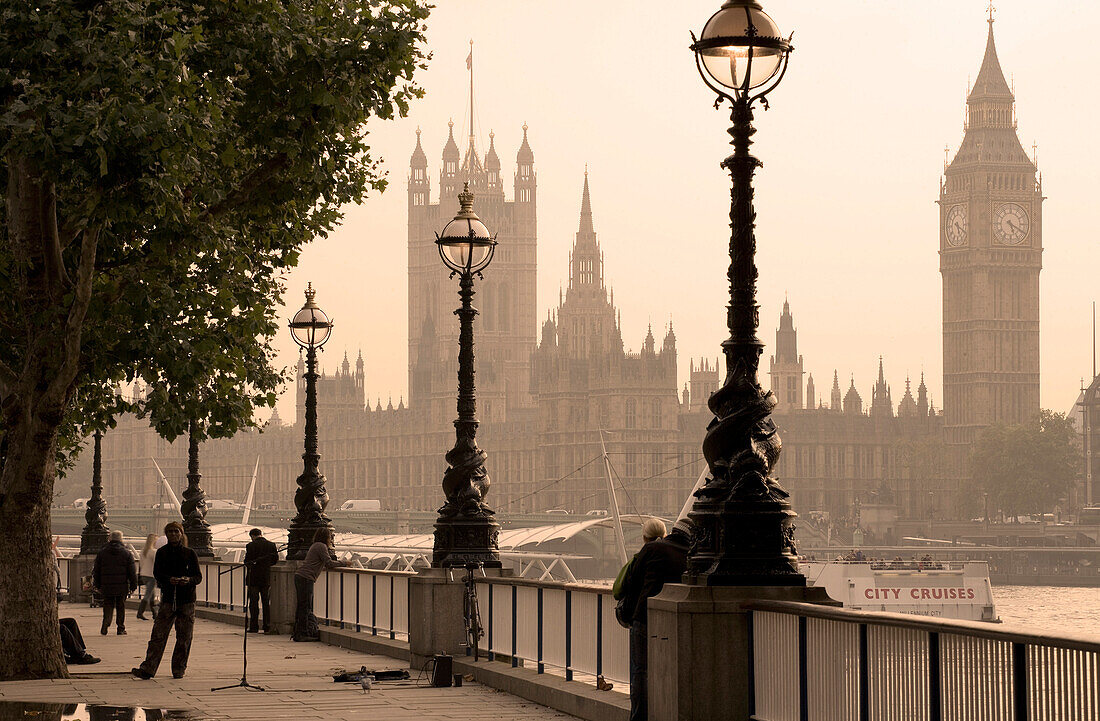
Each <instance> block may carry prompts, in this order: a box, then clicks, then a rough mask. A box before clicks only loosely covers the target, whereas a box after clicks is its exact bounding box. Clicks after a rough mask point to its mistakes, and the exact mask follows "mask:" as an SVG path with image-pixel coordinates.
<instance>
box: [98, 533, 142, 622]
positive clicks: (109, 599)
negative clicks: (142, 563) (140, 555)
mask: <svg viewBox="0 0 1100 721" xmlns="http://www.w3.org/2000/svg"><path fill="white" fill-rule="evenodd" d="M107 538H108V540H107V545H106V546H104V547H103V548H102V549H100V551H99V553H98V554H97V555H96V557H95V565H94V566H93V567H92V587H93V588H98V589H99V592H100V593H101V594H103V625H102V626H100V628H99V632H100V633H101V634H103V635H104V636H106V635H107V629H109V628H110V627H111V615H112V613H113V614H114V616H115V625H116V627H117V632H118V635H119V636H125V635H126V597H127V596H129V595H130V594H131V593H133V592H134V591H136V590H137V572H136V571H135V570H134V557H133V556H131V555H130V551H129V550H127V548H126V547H125V546H123V545H122V531H111V535H110V536H108V537H107Z"/></svg>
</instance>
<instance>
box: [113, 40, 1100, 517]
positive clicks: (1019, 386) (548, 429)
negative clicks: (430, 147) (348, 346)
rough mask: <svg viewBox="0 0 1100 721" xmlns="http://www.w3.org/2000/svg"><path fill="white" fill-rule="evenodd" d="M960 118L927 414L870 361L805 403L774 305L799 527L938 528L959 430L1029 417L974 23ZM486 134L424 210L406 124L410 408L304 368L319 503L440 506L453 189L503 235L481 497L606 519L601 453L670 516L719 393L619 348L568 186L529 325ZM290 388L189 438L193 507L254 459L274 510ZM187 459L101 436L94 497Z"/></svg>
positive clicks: (283, 498) (1025, 176)
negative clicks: (551, 271)
mask: <svg viewBox="0 0 1100 721" xmlns="http://www.w3.org/2000/svg"><path fill="white" fill-rule="evenodd" d="M967 105H968V122H967V130H966V134H965V136H964V138H963V142H962V145H961V147H960V148H959V151H958V153H957V154H956V156H955V158H954V160H953V161H952V162H951V163H950V164H949V165H948V166H947V167H946V169H945V177H944V181H943V186H942V189H941V194H940V207H941V230H940V250H939V252H940V269H941V273H942V277H943V337H944V411H943V412H942V413H937V412H936V410H935V408H934V407H933V403H932V399H931V397H930V395H929V392H928V388H927V386H926V385H925V382H924V377H923V374H922V376H921V379H920V382H919V385H918V387H917V389H916V393H915V395H914V392H913V388H912V384H911V381H910V379H909V378H906V379H905V391H904V394H903V395H902V398H901V400H900V402H899V403H898V404H897V405H896V406H895V404H894V401H893V397H892V390H891V386H890V384H889V383H888V382H887V380H886V363H885V361H884V360H883V358H882V357H880V358H879V368H878V376H877V378H876V379H875V381H874V383H873V384H872V385H871V386H870V387H867V386H864V387H863V388H864V390H865V391H869V393H868V395H867V396H862V395H861V394H860V392H859V390H858V389H857V385H856V379H855V377H854V375H853V376H851V377H850V381H849V386H848V387H847V391H846V392H843V390H842V386H841V383H840V375H839V372H838V370H834V371H833V382H832V387H831V390H830V391H829V393H828V404H826V403H825V402H824V401H825V396H826V393H824V392H822V393H821V397H820V398H819V397H818V392H817V389H816V388H815V386H814V379H813V376H812V375H811V374H808V373H807V372H806V368H807V365H808V364H807V363H806V362H805V360H804V358H803V356H802V355H801V354H799V352H798V336H797V331H796V329H795V324H794V315H793V313H792V312H791V307H790V303H789V302H784V304H783V310H782V313H781V315H780V317H779V323H778V328H777V330H776V343H775V348H774V349H773V353H772V355H771V358H770V361H771V362H770V367H769V376H770V381H771V388H772V391H773V392H774V393H775V396H776V400H777V401H778V406H777V408H776V412H775V421H776V423H777V425H778V426H779V432H780V436H781V438H782V442H783V451H782V455H781V457H780V460H779V463H778V466H777V467H776V472H777V474H778V476H779V477H780V480H781V482H782V484H783V485H784V487H785V488H787V490H788V491H790V493H791V495H792V501H793V504H794V508H795V509H796V510H797V511H798V512H799V513H801V514H802V515H803V516H804V519H803V520H801V521H800V523H805V522H807V520H808V518H809V516H810V515H811V512H815V513H813V514H812V515H813V516H815V517H818V518H823V517H824V516H825V515H828V517H829V518H830V519H833V520H835V521H846V522H847V523H848V524H849V525H851V524H854V523H855V522H856V520H857V519H858V518H859V516H860V508H861V505H864V504H871V505H873V506H874V507H875V508H876V511H875V512H876V513H878V514H880V515H881V517H882V518H886V517H888V516H889V515H890V514H889V509H887V508H886V506H893V508H894V511H895V512H896V516H897V517H900V518H929V517H930V516H931V515H932V513H933V512H935V513H936V516H937V517H945V516H946V517H949V516H951V515H953V514H956V513H958V512H960V509H963V504H962V499H963V495H962V491H964V490H965V485H964V480H965V458H966V454H967V451H968V449H969V445H970V444H971V443H972V442H973V440H974V439H975V438H976V435H977V434H978V433H979V432H980V431H981V430H982V429H984V428H985V427H987V426H989V425H990V424H992V423H996V422H1007V423H1015V422H1020V421H1023V420H1025V419H1027V418H1028V417H1030V416H1031V415H1033V414H1034V413H1037V412H1038V410H1039V405H1038V404H1039V395H1038V393H1039V390H1038V389H1039V385H1038V384H1039V375H1038V373H1039V365H1038V363H1039V361H1038V337H1039V315H1038V313H1039V306H1038V302H1039V301H1038V288H1039V285H1038V284H1039V271H1040V267H1041V256H1042V235H1041V226H1042V223H1041V221H1042V217H1041V211H1042V207H1041V205H1042V189H1041V187H1040V185H1039V183H1038V182H1037V179H1036V173H1035V166H1034V164H1033V163H1032V161H1031V160H1029V159H1028V158H1027V156H1026V154H1025V153H1024V152H1023V149H1022V148H1021V146H1020V143H1019V140H1018V138H1017V137H1016V131H1015V120H1014V116H1013V106H1014V97H1013V94H1012V91H1011V89H1010V88H1009V87H1008V85H1007V83H1006V82H1005V80H1004V75H1003V73H1002V71H1001V69H1000V65H999V63H998V61H997V55H996V49H995V46H994V41H993V31H992V25H990V31H989V38H988V44H987V48H986V54H985V58H984V60H983V62H982V68H981V71H980V72H979V74H978V79H977V81H976V82H975V84H974V87H973V89H972V90H971V93H970V97H969V99H968V101H967ZM489 138H490V142H489V149H488V151H487V153H486V154H485V156H484V157H483V158H482V157H480V156H479V155H478V152H477V149H476V147H475V143H474V138H473V135H472V133H471V137H470V138H469V139H468V142H467V148H466V151H465V154H464V155H460V153H459V149H458V145H457V143H456V142H455V138H454V133H453V125H452V126H450V128H449V133H448V137H447V140H446V143H445V145H444V148H443V153H442V166H441V170H440V175H439V179H440V180H439V195H438V200H437V202H432V197H431V193H432V189H431V185H430V182H429V180H428V177H429V173H428V162H427V156H426V154H425V153H424V149H423V146H422V143H421V133H420V131H419V130H418V131H417V136H416V146H415V149H414V150H413V153H412V157H411V159H410V174H409V189H408V210H409V231H408V248H409V279H408V280H409V285H408V313H409V339H408V340H409V398H408V402H407V403H406V402H405V399H404V398H399V399H398V402H397V405H396V407H395V406H394V403H393V399H392V398H388V399H387V400H386V404H385V407H383V404H382V399H380V398H379V399H376V401H375V403H374V407H373V408H372V407H371V404H370V402H369V401H368V399H366V398H365V397H364V393H365V392H364V387H365V378H364V362H363V359H362V355H361V354H360V356H359V357H358V358H357V360H356V362H355V366H354V370H353V369H352V365H351V362H350V361H349V359H348V358H347V357H346V356H345V358H344V359H343V361H342V362H341V363H340V367H339V369H338V370H337V371H336V372H335V373H334V374H333V375H327V374H322V377H321V379H320V381H319V384H318V395H319V399H318V416H319V417H318V422H319V441H320V453H321V470H322V472H323V473H324V474H325V476H326V478H327V488H328V490H329V493H330V495H331V497H332V500H333V502H334V504H339V503H340V502H342V501H344V500H346V499H349V498H372V499H378V500H380V501H381V503H382V506H383V508H386V509H405V508H411V509H417V510H431V509H435V508H437V507H438V506H439V505H441V504H442V501H443V496H442V491H441V489H440V480H441V478H442V474H443V471H444V469H445V467H446V463H445V461H444V459H443V456H444V453H445V452H446V451H447V450H448V449H449V448H450V447H451V445H452V444H453V442H454V430H453V427H452V421H453V419H454V416H455V393H456V369H457V352H458V323H457V321H456V320H455V318H454V316H453V313H452V312H453V309H454V308H455V307H456V305H457V303H458V298H457V292H456V283H455V281H453V280H452V279H449V278H448V275H447V271H446V270H445V269H444V267H443V265H442V263H441V262H440V260H439V256H438V252H437V250H436V247H435V243H434V232H435V231H438V230H439V229H441V228H442V227H443V226H444V225H445V224H446V222H447V221H448V220H449V219H450V218H451V216H453V214H454V212H455V210H456V208H457V200H456V198H457V194H458V191H459V190H460V188H461V185H462V183H464V182H469V183H470V185H471V188H472V189H473V191H474V193H475V195H476V201H475V208H476V209H477V212H478V213H479V215H480V216H481V217H482V218H483V219H484V220H485V222H486V224H487V225H488V226H489V227H490V228H491V229H493V230H494V231H495V232H497V233H498V234H499V235H498V238H499V240H500V245H499V246H498V249H497V254H496V257H495V259H494V261H493V264H492V266H491V267H490V268H489V269H488V271H487V272H486V274H485V280H484V282H479V283H478V284H477V295H476V296H475V299H474V303H475V306H476V307H478V308H479V310H480V314H479V316H478V320H477V325H476V327H475V334H476V351H475V358H476V368H477V394H478V417H479V420H480V422H481V425H480V427H479V429H478V441H479V444H480V445H481V447H482V448H484V449H485V450H486V452H487V453H488V463H487V469H488V472H489V475H490V477H491V478H492V479H493V484H492V488H491V490H490V495H489V497H488V499H487V500H488V501H489V504H490V505H491V506H492V507H493V508H495V509H496V510H497V511H498V512H501V513H508V512H524V511H539V510H547V509H552V508H563V509H566V510H569V511H573V512H576V513H584V512H587V511H590V510H599V509H605V508H606V507H607V503H608V500H607V494H606V473H607V471H606V469H605V466H604V463H603V462H602V453H603V449H604V448H605V447H606V449H607V454H608V460H609V465H610V467H611V473H612V475H613V476H614V477H615V480H616V484H621V487H622V489H623V492H622V493H621V494H619V501H620V505H621V506H622V508H623V510H624V511H628V512H639V513H657V514H664V515H672V514H675V513H676V512H678V511H679V509H680V506H681V505H682V504H683V502H684V500H685V498H686V495H687V493H688V491H689V489H690V488H691V487H692V485H693V484H694V483H695V481H696V479H697V478H698V477H699V475H700V473H701V472H703V471H704V469H705V467H706V464H705V462H704V461H703V458H702V452H701V443H702V439H703V437H704V434H705V432H706V427H707V425H708V424H709V423H710V421H711V419H712V417H713V416H712V414H711V411H710V409H709V408H708V406H707V400H708V399H709V397H710V395H711V394H712V393H713V392H714V391H715V390H717V388H718V386H719V383H720V382H721V374H720V372H719V364H718V363H717V362H713V363H712V362H711V361H710V360H709V359H699V360H696V359H691V361H690V362H689V382H688V384H686V385H685V386H684V387H683V388H682V389H680V388H678V385H677V367H678V366H677V363H678V359H677V348H676V335H675V333H674V331H673V326H672V323H671V322H670V323H669V324H668V326H667V327H666V328H664V329H663V337H662V338H661V342H660V345H658V343H657V337H656V336H655V335H654V333H653V329H652V327H651V328H650V329H649V330H648V332H647V334H646V336H645V338H644V339H643V340H642V341H641V346H640V349H639V351H638V352H631V351H629V350H627V349H626V347H625V346H624V339H623V336H622V324H621V322H620V311H619V309H618V308H617V307H616V306H615V300H614V294H613V292H612V291H611V288H610V283H609V282H608V280H607V269H606V266H605V263H604V255H603V252H602V250H601V245H600V242H599V240H598V239H597V235H596V231H595V227H596V222H595V218H594V212H593V203H592V194H591V192H590V187H589V177H588V173H587V171H586V172H585V176H584V182H583V186H582V191H581V203H580V213H579V223H578V229H577V233H576V235H575V238H574V242H573V246H572V252H571V253H570V256H569V259H568V264H569V271H568V286H567V287H566V288H565V289H564V290H563V291H562V292H561V294H560V295H559V299H558V303H557V306H556V307H555V308H552V309H550V310H549V311H547V313H546V316H545V320H544V321H543V322H542V323H541V332H539V330H540V326H539V323H538V317H539V315H538V314H537V313H536V301H535V277H536V261H537V223H536V207H537V184H536V174H535V169H534V154H533V152H532V150H531V146H530V144H529V143H528V139H527V127H526V126H524V135H523V141H522V143H521V145H520V148H519V150H518V151H517V154H516V169H515V173H514V177H513V182H512V198H511V199H510V200H508V199H506V197H505V191H504V181H503V179H502V175H501V163H500V159H499V158H498V157H497V153H496V148H495V145H494V139H493V135H492V134H490V136H489ZM617 241H619V239H612V241H611V242H612V243H614V242H617ZM716 345H717V342H716ZM298 375H299V378H298V386H297V390H298V413H297V419H298V423H297V424H296V425H295V426H284V425H281V424H280V423H278V422H277V419H275V418H273V420H272V422H271V423H270V424H269V426H268V429H267V431H266V432H265V433H263V434H259V433H243V434H240V435H239V436H237V437H236V438H233V439H230V440H225V441H210V442H208V443H205V444H203V447H202V457H201V469H202V473H203V481H202V483H203V487H204V488H205V490H206V492H207V494H208V495H209V496H211V497H220V498H239V497H243V495H244V492H245V490H246V488H247V485H248V481H249V480H250V478H251V475H252V468H253V464H254V463H255V460H256V457H257V456H258V457H259V459H260V470H259V474H258V477H259V483H258V488H257V491H256V499H255V500H256V503H278V504H280V505H281V506H283V507H287V508H289V507H290V505H291V500H292V498H293V495H294V490H295V488H296V486H295V479H296V478H297V476H298V474H300V473H301V470H302V461H301V450H302V447H301V444H302V434H301V430H300V429H301V423H302V417H303V412H304V411H303V409H304V388H305V386H304V380H303V378H302V375H303V369H302V367H301V364H299V374H298ZM819 378H820V376H819ZM826 378H827V376H826ZM1090 388H1091V389H1093V390H1092V391H1091V393H1092V395H1088V393H1087V392H1086V393H1085V394H1083V396H1082V397H1083V398H1087V399H1091V400H1088V403H1093V402H1094V401H1096V398H1097V392H1096V389H1097V383H1095V382H1094V383H1093V385H1092V386H1090ZM139 392H140V391H139ZM865 399H866V400H867V401H868V405H867V406H866V410H865ZM1098 402H1100V401H1098ZM1089 407H1090V408H1093V407H1094V406H1089ZM1090 412H1093V411H1090ZM1095 412H1096V413H1100V410H1097V411H1095ZM1089 427H1090V428H1092V429H1094V430H1093V433H1094V435H1095V434H1096V433H1098V432H1100V423H1093V424H1092V425H1091V426H1089ZM1090 437H1091V436H1090ZM1094 442H1095V443H1100V440H1096V441H1094ZM945 444H946V448H947V449H948V451H947V452H945V451H944V450H943V448H944V447H945ZM177 446H179V447H177ZM185 446H186V444H176V445H175V446H170V445H168V444H166V443H165V442H163V441H161V440H159V439H157V438H156V436H155V434H153V432H152V431H151V430H150V429H149V428H148V426H147V425H146V424H145V423H144V422H142V421H138V420H136V419H132V418H128V419H123V420H122V421H121V422H120V423H119V426H118V428H117V429H115V430H112V432H111V433H109V434H107V436H106V437H105V438H104V478H105V481H104V486H105V495H106V496H107V499H108V502H109V503H111V504H118V503H125V504H126V505H146V504H152V503H155V502H156V501H157V500H158V488H157V480H156V479H157V476H156V473H155V470H154V469H153V467H152V463H151V462H150V461H149V458H150V456H154V457H156V458H157V459H158V461H159V462H160V464H161V467H162V468H164V470H165V472H166V474H168V475H169V477H170V478H172V479H174V482H176V483H182V479H183V476H184V474H185V472H186V447H185ZM1096 457H1097V454H1096V453H1093V455H1092V456H1091V458H1093V459H1095V458H1096ZM1090 467H1091V468H1093V469H1094V470H1095V465H1093V466H1090ZM1096 477H1097V476H1096V473H1095V472H1093V475H1092V476H1090V478H1091V479H1093V480H1092V481H1091V484H1092V485H1090V486H1088V488H1089V489H1091V491H1090V492H1091V493H1092V496H1091V498H1092V499H1093V500H1092V502H1093V503H1096V502H1097V494H1096V485H1095V483H1096V481H1095V479H1096ZM933 506H934V507H933ZM880 525H882V524H880ZM887 525H888V524H887ZM883 527H886V526H885V525H884V526H883Z"/></svg>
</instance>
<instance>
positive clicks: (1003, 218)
mask: <svg viewBox="0 0 1100 721" xmlns="http://www.w3.org/2000/svg"><path fill="white" fill-rule="evenodd" d="M1029 232H1031V218H1029V217H1028V215H1027V211H1026V210H1024V209H1023V207H1022V206H1020V205H1017V204H1016V203H1005V204H1004V205H1002V206H1001V207H999V208H997V212H996V213H994V215H993V235H994V236H995V237H996V238H997V242H999V243H1001V244H1002V245H1019V244H1020V243H1023V242H1024V240H1026V239H1027V235H1028V233H1029Z"/></svg>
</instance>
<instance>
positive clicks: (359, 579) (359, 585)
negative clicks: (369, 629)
mask: <svg viewBox="0 0 1100 721" xmlns="http://www.w3.org/2000/svg"><path fill="white" fill-rule="evenodd" d="M362 589H363V574H361V573H357V574H355V631H356V633H358V632H359V631H362V630H363V628H362V626H360V625H359V604H360V598H361V595H362V594H361V592H362Z"/></svg>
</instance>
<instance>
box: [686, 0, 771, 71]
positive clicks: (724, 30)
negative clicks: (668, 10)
mask: <svg viewBox="0 0 1100 721" xmlns="http://www.w3.org/2000/svg"><path fill="white" fill-rule="evenodd" d="M692 49H693V50H695V52H696V54H697V55H698V58H699V61H700V66H701V68H702V69H703V70H704V71H705V72H706V74H707V75H708V76H710V78H711V79H712V80H713V81H714V82H715V83H717V84H718V85H719V86H720V87H722V88H726V89H728V90H733V91H734V92H736V93H747V92H748V91H750V90H753V89H755V88H759V87H761V86H762V85H764V84H765V83H767V82H768V81H769V80H771V79H772V78H774V77H775V76H776V74H778V73H779V72H780V70H781V69H782V67H783V61H784V60H785V59H786V56H787V54H788V53H789V52H790V50H791V46H790V43H789V42H788V41H787V40H786V39H785V38H783V37H782V36H781V35H780V32H779V26H778V25H776V24H775V21H774V20H772V19H771V17H770V16H769V15H768V14H767V13H766V12H764V10H763V8H761V6H760V4H759V3H758V2H755V0H729V1H728V2H726V3H725V4H724V5H722V8H721V9H720V10H719V11H718V12H716V13H715V14H714V15H712V16H711V18H710V20H708V21H707V24H706V25H705V26H704V27H703V33H702V35H701V37H700V38H699V39H698V40H697V41H696V42H695V44H694V45H692Z"/></svg>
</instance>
